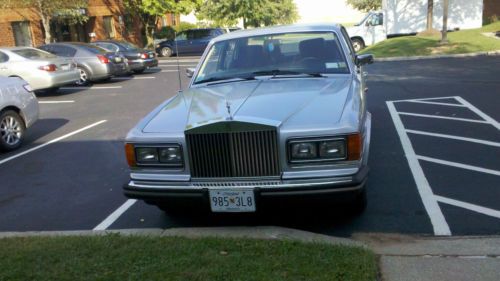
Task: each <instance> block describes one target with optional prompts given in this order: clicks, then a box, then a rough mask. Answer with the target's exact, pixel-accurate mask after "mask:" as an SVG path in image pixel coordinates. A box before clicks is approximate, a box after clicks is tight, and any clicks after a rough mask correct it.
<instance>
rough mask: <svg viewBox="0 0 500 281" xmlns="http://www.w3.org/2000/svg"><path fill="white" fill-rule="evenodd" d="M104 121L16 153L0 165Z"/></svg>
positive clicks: (102, 121) (1, 161)
mask: <svg viewBox="0 0 500 281" xmlns="http://www.w3.org/2000/svg"><path fill="white" fill-rule="evenodd" d="M106 121H107V120H101V121H99V122H95V123H93V124H90V125H88V126H85V127H83V128H81V129H78V130H76V131H73V132H71V133H69V134H66V135H64V136H61V137H58V138H55V139H53V140H51V141H48V142H46V143H44V144H41V145H38V146H35V147H33V148H30V149H28V150H25V151H23V152H20V153H18V154H15V155H12V156H10V157H7V158H5V159H3V160H0V165H2V164H5V163H7V162H9V161H11V160H14V159H16V158H18V157H21V156H23V155H26V154H28V153H31V152H33V151H36V150H39V149H41V148H43V147H45V146H47V145H49V144H52V143H55V142H58V141H61V140H63V139H66V138H69V137H71V136H74V135H76V134H78V133H81V132H83V131H85V130H88V129H90V128H93V127H95V126H98V125H100V124H102V123H104V122H106Z"/></svg>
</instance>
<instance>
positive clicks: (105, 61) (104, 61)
mask: <svg viewBox="0 0 500 281" xmlns="http://www.w3.org/2000/svg"><path fill="white" fill-rule="evenodd" d="M97 58H98V59H99V61H100V62H101V63H103V64H108V63H109V59H108V58H107V57H105V56H103V55H97Z"/></svg>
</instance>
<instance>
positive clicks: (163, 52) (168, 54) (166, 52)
mask: <svg viewBox="0 0 500 281" xmlns="http://www.w3.org/2000/svg"><path fill="white" fill-rule="evenodd" d="M160 54H161V56H162V57H167V58H168V57H171V56H172V49H170V48H169V47H163V48H161V50H160Z"/></svg>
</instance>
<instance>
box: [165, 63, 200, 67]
mask: <svg viewBox="0 0 500 281" xmlns="http://www.w3.org/2000/svg"><path fill="white" fill-rule="evenodd" d="M179 66H180V67H196V64H179ZM160 67H177V64H169V65H160Z"/></svg>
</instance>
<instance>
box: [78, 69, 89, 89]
mask: <svg viewBox="0 0 500 281" xmlns="http://www.w3.org/2000/svg"><path fill="white" fill-rule="evenodd" d="M77 69H78V71H80V80H78V81H76V85H78V86H86V85H88V84H89V73H88V72H87V70H85V69H84V68H81V67H77Z"/></svg>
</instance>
